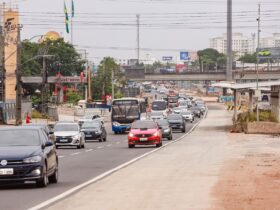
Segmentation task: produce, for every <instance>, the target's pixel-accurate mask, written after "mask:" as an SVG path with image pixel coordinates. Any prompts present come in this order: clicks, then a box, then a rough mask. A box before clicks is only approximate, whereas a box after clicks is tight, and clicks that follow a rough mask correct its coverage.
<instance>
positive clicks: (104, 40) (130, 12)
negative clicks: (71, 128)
mask: <svg viewBox="0 0 280 210" xmlns="http://www.w3.org/2000/svg"><path fill="white" fill-rule="evenodd" d="M232 1H233V32H241V33H243V34H244V35H246V36H251V34H252V33H257V21H256V18H257V9H258V3H261V11H262V12H261V21H262V22H261V26H262V31H261V36H262V37H268V36H271V35H272V33H275V32H279V33H280V1H279V0H232ZM2 2H3V1H2ZM63 2H64V1H63V0H14V1H5V3H6V4H7V5H9V4H11V5H13V6H14V5H18V8H19V12H20V19H21V23H22V24H23V29H22V39H28V38H30V37H33V36H35V35H40V34H45V33H46V32H48V31H51V30H54V31H57V32H59V33H60V34H61V36H63V37H64V38H65V40H66V41H71V36H70V34H67V33H66V31H65V24H64V20H65V19H64V17H65V16H64V13H63V4H64V3H63ZM65 2H66V5H67V7H68V12H69V16H71V0H65ZM226 2H227V1H226V0H74V4H75V17H74V18H73V44H74V45H75V46H76V48H77V49H79V50H80V51H81V52H83V50H86V51H87V52H88V58H89V60H91V61H94V62H95V63H97V62H99V61H100V60H101V59H102V58H103V57H105V56H111V57H114V58H115V59H117V60H123V59H128V58H136V57H137V51H136V47H137V25H136V14H139V15H140V48H141V50H140V58H141V59H145V58H146V57H156V58H158V59H161V58H162V56H173V57H174V58H176V57H178V56H179V53H180V51H196V50H201V49H204V48H207V47H209V39H210V38H213V37H217V36H222V34H223V33H226V9H227V7H226V6H227V5H226ZM70 30H71V28H70Z"/></svg>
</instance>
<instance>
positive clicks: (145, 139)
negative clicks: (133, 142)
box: [140, 138, 148, 141]
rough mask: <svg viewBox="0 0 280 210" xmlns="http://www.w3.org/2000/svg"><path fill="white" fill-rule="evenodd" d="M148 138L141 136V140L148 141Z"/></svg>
mask: <svg viewBox="0 0 280 210" xmlns="http://www.w3.org/2000/svg"><path fill="white" fill-rule="evenodd" d="M147 140H148V138H140V141H147Z"/></svg>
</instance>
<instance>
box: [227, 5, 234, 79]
mask: <svg viewBox="0 0 280 210" xmlns="http://www.w3.org/2000/svg"><path fill="white" fill-rule="evenodd" d="M232 57H233V56H232V0H227V73H226V76H227V77H226V79H227V81H232V62H233V58H232Z"/></svg>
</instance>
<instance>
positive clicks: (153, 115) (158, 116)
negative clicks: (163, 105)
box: [150, 111, 165, 121]
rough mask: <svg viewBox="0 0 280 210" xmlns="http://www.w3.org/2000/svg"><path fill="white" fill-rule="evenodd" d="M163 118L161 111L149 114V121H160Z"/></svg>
mask: <svg viewBox="0 0 280 210" xmlns="http://www.w3.org/2000/svg"><path fill="white" fill-rule="evenodd" d="M164 118H165V116H164V113H163V111H152V112H151V115H150V119H151V120H154V121H155V120H162V119H164Z"/></svg>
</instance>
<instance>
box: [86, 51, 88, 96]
mask: <svg viewBox="0 0 280 210" xmlns="http://www.w3.org/2000/svg"><path fill="white" fill-rule="evenodd" d="M85 59H86V63H85V68H86V75H85V76H86V79H87V78H88V60H87V52H86V51H85ZM87 100H88V85H87V83H85V101H87Z"/></svg>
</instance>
